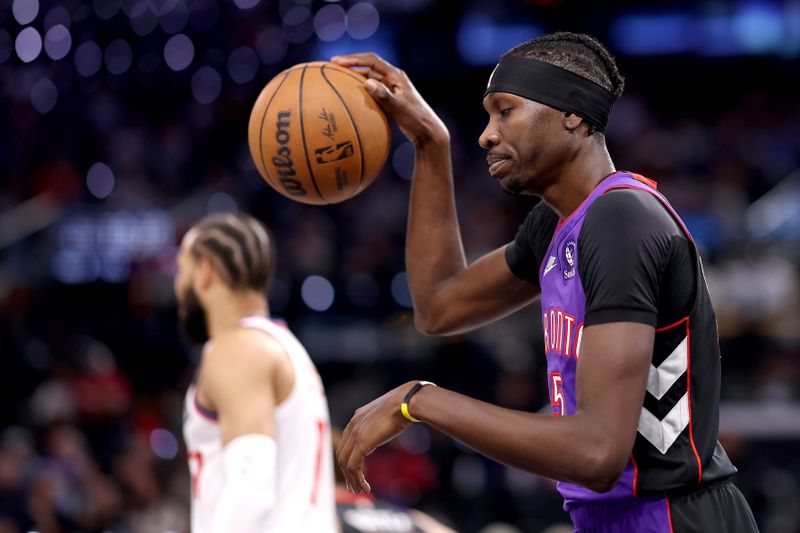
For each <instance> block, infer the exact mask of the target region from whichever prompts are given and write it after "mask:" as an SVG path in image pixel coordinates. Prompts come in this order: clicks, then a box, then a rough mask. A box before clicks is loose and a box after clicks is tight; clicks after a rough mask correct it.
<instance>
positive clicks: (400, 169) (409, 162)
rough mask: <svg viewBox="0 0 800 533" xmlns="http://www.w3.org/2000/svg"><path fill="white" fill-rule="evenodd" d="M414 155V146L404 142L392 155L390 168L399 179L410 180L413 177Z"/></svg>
mask: <svg viewBox="0 0 800 533" xmlns="http://www.w3.org/2000/svg"><path fill="white" fill-rule="evenodd" d="M415 157H416V153H415V150H414V145H413V144H411V143H410V142H404V143H402V144H401V145H400V146H398V147H397V148H396V149H395V151H394V153H393V154H392V168H394V171H395V172H396V173H397V175H398V176H400V177H401V178H405V179H407V180H410V179H411V178H412V177H413V175H414V158H415Z"/></svg>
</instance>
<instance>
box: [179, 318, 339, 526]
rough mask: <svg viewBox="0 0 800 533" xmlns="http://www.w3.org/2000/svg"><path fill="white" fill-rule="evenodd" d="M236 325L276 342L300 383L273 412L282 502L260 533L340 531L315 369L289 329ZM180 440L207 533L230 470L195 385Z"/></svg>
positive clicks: (195, 522) (324, 405) (255, 322)
mask: <svg viewBox="0 0 800 533" xmlns="http://www.w3.org/2000/svg"><path fill="white" fill-rule="evenodd" d="M239 324H240V325H241V326H242V327H244V328H255V329H259V330H262V331H264V332H265V333H266V334H267V335H270V336H271V337H273V338H274V339H275V340H277V341H278V343H279V344H280V345H281V346H282V347H283V349H284V351H285V352H286V354H287V355H288V356H289V359H290V360H291V362H292V367H293V368H294V376H295V378H294V387H293V388H292V391H291V392H290V393H289V396H288V397H287V398H286V399H285V400H284V401H283V402H282V403H280V404H279V405H278V406H277V408H276V409H275V427H276V438H275V441H276V443H277V448H278V457H277V465H276V467H277V472H276V476H275V477H276V480H277V490H276V495H277V499H276V502H275V505H274V506H273V508H272V510H271V512H270V515H269V519H268V520H267V521H266V522H265V523H264V527H263V529H262V531H264V532H265V533H267V532H269V533H284V532H286V533H289V532H291V533H299V532H315V533H328V532H334V531H337V526H336V523H337V522H336V510H335V504H334V482H333V451H332V449H331V436H330V420H329V414H328V402H327V400H326V399H325V391H324V389H323V387H322V381H321V380H320V378H319V374H318V373H317V369H316V368H315V367H314V364H313V363H312V362H311V358H310V357H309V356H308V353H307V352H306V350H305V348H303V345H302V344H300V342H299V341H298V340H297V338H296V337H295V336H294V335H293V334H292V332H291V331H289V330H288V329H287V328H286V327H285V326H283V325H280V324H278V323H276V322H273V321H271V320H269V319H267V318H264V317H246V318H243V319H242V320H241V321H240V323H239ZM183 434H184V438H185V439H186V448H187V453H188V457H189V470H190V472H191V474H192V532H193V533H205V532H208V531H210V528H211V525H212V523H213V517H214V512H215V509H216V506H217V503H218V502H219V500H220V497H221V495H222V490H223V488H224V487H225V469H224V466H223V461H222V438H221V436H220V428H219V424H218V422H217V419H216V415H215V414H214V413H212V412H209V411H208V410H207V409H205V408H203V406H202V405H200V404H198V402H197V400H196V397H195V387H194V385H192V386H190V387H189V390H188V391H187V393H186V404H185V417H184V422H183Z"/></svg>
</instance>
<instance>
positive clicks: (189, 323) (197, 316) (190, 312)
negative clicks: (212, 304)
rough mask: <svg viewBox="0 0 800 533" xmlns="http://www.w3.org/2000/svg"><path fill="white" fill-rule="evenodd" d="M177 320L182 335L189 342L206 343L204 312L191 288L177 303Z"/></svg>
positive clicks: (206, 331)
mask: <svg viewBox="0 0 800 533" xmlns="http://www.w3.org/2000/svg"><path fill="white" fill-rule="evenodd" d="M178 319H179V320H180V323H181V330H183V334H184V335H185V336H186V338H187V339H188V340H189V341H190V342H193V343H197V344H204V343H205V342H206V341H208V327H207V325H206V310H205V309H203V306H202V305H200V299H199V298H198V297H197V293H196V292H195V291H194V288H192V287H191V286H189V287H188V288H187V289H186V290H185V291H184V292H183V299H182V301H181V300H179V301H178Z"/></svg>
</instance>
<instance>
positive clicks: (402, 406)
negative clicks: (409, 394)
mask: <svg viewBox="0 0 800 533" xmlns="http://www.w3.org/2000/svg"><path fill="white" fill-rule="evenodd" d="M400 412H401V413H403V416H404V417H406V418H407V419H409V420H411V421H412V422H422V420H420V419H418V418H414V417H413V416H411V413H409V412H408V403H406V402H403V403H401V404H400Z"/></svg>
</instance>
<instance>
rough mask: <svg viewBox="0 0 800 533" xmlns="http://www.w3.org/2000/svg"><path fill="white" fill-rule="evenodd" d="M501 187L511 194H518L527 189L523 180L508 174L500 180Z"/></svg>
mask: <svg viewBox="0 0 800 533" xmlns="http://www.w3.org/2000/svg"><path fill="white" fill-rule="evenodd" d="M498 183H499V185H500V188H501V189H503V192H504V193H506V194H509V195H511V196H517V195H520V194H522V193H523V192H524V191H525V185H524V184H523V183H522V180H521V179H520V178H518V177H516V176H507V177H505V178H500V179H499V180H498Z"/></svg>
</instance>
